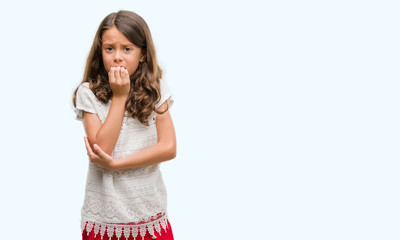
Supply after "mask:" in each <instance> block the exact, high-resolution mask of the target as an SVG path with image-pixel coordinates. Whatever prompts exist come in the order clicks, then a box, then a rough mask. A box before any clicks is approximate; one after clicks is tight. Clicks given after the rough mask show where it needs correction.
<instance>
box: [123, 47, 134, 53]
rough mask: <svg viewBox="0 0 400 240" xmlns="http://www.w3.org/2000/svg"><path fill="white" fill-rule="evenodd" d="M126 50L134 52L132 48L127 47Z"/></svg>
mask: <svg viewBox="0 0 400 240" xmlns="http://www.w3.org/2000/svg"><path fill="white" fill-rule="evenodd" d="M124 50H125V52H130V51H132V48H129V47H126V48H124Z"/></svg>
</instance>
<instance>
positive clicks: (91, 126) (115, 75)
mask: <svg viewBox="0 0 400 240" xmlns="http://www.w3.org/2000/svg"><path fill="white" fill-rule="evenodd" d="M108 76H109V82H110V86H111V89H112V91H113V98H112V101H111V106H110V110H109V111H108V115H107V117H106V120H105V121H104V124H101V122H100V119H99V117H98V116H97V115H96V114H92V113H88V112H84V114H83V126H84V128H85V132H86V136H87V137H88V140H89V143H90V145H91V146H93V145H94V144H97V145H98V146H100V147H101V148H102V149H103V151H104V152H105V153H107V154H109V155H111V152H112V151H113V149H114V147H115V144H116V143H117V140H118V137H119V132H120V130H121V125H122V121H123V119H124V113H125V103H126V100H127V99H128V94H129V89H130V80H129V74H128V72H127V71H126V69H122V68H111V70H110V72H109V74H108Z"/></svg>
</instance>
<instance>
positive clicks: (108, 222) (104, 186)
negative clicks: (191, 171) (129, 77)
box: [75, 81, 173, 238]
mask: <svg viewBox="0 0 400 240" xmlns="http://www.w3.org/2000/svg"><path fill="white" fill-rule="evenodd" d="M160 87H161V88H160V92H161V100H160V102H159V103H158V104H157V105H156V107H159V106H160V105H161V104H162V103H164V102H165V101H168V103H169V106H171V105H172V103H173V99H172V95H171V93H170V92H169V90H168V88H167V87H166V85H165V83H164V82H163V81H161V83H160ZM110 106H111V101H109V102H108V103H107V104H104V103H102V102H100V101H99V100H97V98H96V97H95V96H94V94H93V92H92V91H91V90H90V89H89V83H83V84H81V86H80V87H79V89H78V91H77V95H76V109H75V113H76V119H78V120H82V117H83V114H82V111H86V112H90V113H94V114H97V115H98V117H99V119H100V121H101V122H102V123H104V122H105V119H106V117H107V115H108V111H109V109H110ZM156 116H157V114H156V113H155V112H153V113H152V114H151V115H150V116H149V119H148V121H149V126H145V125H143V124H141V123H140V122H139V121H138V120H137V119H133V118H128V117H124V119H123V122H122V125H121V130H120V134H119V136H118V140H117V142H116V145H115V147H114V150H113V152H112V153H111V156H112V157H113V158H114V159H120V158H124V157H127V156H129V155H132V154H135V153H137V152H140V151H142V150H143V149H145V148H147V147H150V146H152V145H155V144H156V143H157V141H158V139H157V129H156V125H155V120H156ZM160 214H161V215H160ZM81 216H82V218H81V228H82V231H84V229H86V230H87V232H88V233H90V231H91V230H93V231H94V233H95V234H96V235H97V234H100V235H101V236H102V237H103V236H104V235H106V234H107V236H109V237H110V236H113V234H116V236H117V237H118V238H120V237H121V236H122V234H124V236H125V237H128V236H130V235H132V236H133V237H134V238H136V237H137V236H139V235H140V236H142V237H144V235H145V234H146V232H149V233H150V234H151V235H152V236H154V231H157V232H159V233H160V231H161V228H164V229H165V230H166V227H167V224H166V221H167V192H166V189H165V185H164V182H163V179H162V175H161V172H160V169H159V166H158V165H153V166H147V167H143V168H138V169H128V170H122V171H115V172H113V171H109V170H107V169H104V168H102V167H101V166H99V165H96V164H94V163H92V162H90V161H89V168H88V175H87V181H86V189H85V199H84V203H83V206H82V209H81Z"/></svg>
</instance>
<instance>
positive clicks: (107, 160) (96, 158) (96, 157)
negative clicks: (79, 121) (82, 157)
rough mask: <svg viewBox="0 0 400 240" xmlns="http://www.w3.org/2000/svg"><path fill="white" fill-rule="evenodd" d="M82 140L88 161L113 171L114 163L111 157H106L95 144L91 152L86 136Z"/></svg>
mask: <svg viewBox="0 0 400 240" xmlns="http://www.w3.org/2000/svg"><path fill="white" fill-rule="evenodd" d="M84 139H85V145H86V151H87V154H88V156H89V158H90V161H91V162H92V163H96V164H98V165H100V166H102V167H104V168H106V169H108V170H111V171H113V170H114V163H115V161H114V159H112V158H111V156H110V155H108V154H107V153H105V152H103V150H102V149H101V148H100V147H99V146H98V145H97V144H94V145H93V147H94V151H93V150H92V148H91V147H90V144H89V140H88V139H87V137H86V136H85V137H84Z"/></svg>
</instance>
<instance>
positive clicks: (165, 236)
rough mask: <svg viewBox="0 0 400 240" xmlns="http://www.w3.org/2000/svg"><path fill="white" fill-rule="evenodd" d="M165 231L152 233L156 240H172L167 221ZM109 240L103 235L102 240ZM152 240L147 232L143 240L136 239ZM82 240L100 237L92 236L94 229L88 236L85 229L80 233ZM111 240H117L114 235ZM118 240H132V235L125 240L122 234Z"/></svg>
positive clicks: (162, 229)
mask: <svg viewBox="0 0 400 240" xmlns="http://www.w3.org/2000/svg"><path fill="white" fill-rule="evenodd" d="M167 226H168V227H167V230H165V229H164V228H161V234H158V232H157V231H154V234H155V236H156V237H157V238H156V240H174V235H173V234H172V229H171V224H170V223H169V221H167ZM108 239H110V237H109V236H108V235H107V233H105V234H104V236H103V240H108ZM141 239H144V240H154V239H155V238H153V237H152V236H151V235H150V233H149V232H146V235H145V236H144V238H142V236H140V234H139V235H138V236H137V237H136V240H141ZM82 240H101V235H100V233H99V234H97V235H96V237H95V236H94V229H92V231H90V233H89V235H88V234H87V231H86V227H85V229H84V230H83V232H82ZM111 240H118V238H117V236H116V235H115V233H114V235H113V236H112V237H111ZM119 240H134V238H133V236H132V234H131V235H129V238H128V239H126V238H125V236H124V235H123V234H122V236H121V237H120V238H119Z"/></svg>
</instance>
